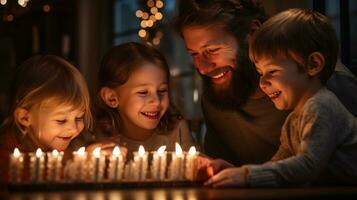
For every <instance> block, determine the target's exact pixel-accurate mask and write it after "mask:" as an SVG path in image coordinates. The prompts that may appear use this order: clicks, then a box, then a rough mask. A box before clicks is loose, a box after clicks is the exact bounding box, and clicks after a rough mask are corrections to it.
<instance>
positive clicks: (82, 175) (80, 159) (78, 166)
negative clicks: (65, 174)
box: [71, 147, 87, 181]
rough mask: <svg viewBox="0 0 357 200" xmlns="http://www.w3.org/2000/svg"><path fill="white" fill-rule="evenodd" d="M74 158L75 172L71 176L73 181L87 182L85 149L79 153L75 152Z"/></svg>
mask: <svg viewBox="0 0 357 200" xmlns="http://www.w3.org/2000/svg"><path fill="white" fill-rule="evenodd" d="M73 156H74V161H73V167H74V171H73V173H72V175H71V179H72V180H75V181H85V180H86V179H87V165H86V159H87V152H86V151H85V147H81V148H79V149H78V151H75V152H73Z"/></svg>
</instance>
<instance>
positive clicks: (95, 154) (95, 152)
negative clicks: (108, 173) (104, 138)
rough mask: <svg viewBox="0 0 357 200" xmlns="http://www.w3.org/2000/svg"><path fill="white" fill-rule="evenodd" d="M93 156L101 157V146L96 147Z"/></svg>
mask: <svg viewBox="0 0 357 200" xmlns="http://www.w3.org/2000/svg"><path fill="white" fill-rule="evenodd" d="M93 156H94V157H96V158H99V157H100V147H97V148H95V149H94V151H93Z"/></svg>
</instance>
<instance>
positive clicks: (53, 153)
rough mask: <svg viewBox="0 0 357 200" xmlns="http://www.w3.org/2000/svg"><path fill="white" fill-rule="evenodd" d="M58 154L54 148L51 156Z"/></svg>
mask: <svg viewBox="0 0 357 200" xmlns="http://www.w3.org/2000/svg"><path fill="white" fill-rule="evenodd" d="M58 154H59V153H58V151H57V150H56V149H55V150H53V151H52V156H53V157H57V156H58Z"/></svg>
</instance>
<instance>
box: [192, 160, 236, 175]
mask: <svg viewBox="0 0 357 200" xmlns="http://www.w3.org/2000/svg"><path fill="white" fill-rule="evenodd" d="M198 159H199V162H198V163H199V164H198V166H199V167H198V174H197V179H198V180H207V179H209V178H210V177H212V176H213V175H215V174H216V173H218V172H219V171H221V170H223V169H226V168H229V167H234V166H233V165H232V164H231V163H229V162H227V161H225V160H222V159H215V160H210V159H208V158H205V157H201V156H199V157H198Z"/></svg>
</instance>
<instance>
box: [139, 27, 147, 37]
mask: <svg viewBox="0 0 357 200" xmlns="http://www.w3.org/2000/svg"><path fill="white" fill-rule="evenodd" d="M138 34H139V36H140V37H142V38H143V37H145V36H146V31H145V30H144V29H140V31H139V33H138Z"/></svg>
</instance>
